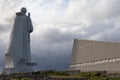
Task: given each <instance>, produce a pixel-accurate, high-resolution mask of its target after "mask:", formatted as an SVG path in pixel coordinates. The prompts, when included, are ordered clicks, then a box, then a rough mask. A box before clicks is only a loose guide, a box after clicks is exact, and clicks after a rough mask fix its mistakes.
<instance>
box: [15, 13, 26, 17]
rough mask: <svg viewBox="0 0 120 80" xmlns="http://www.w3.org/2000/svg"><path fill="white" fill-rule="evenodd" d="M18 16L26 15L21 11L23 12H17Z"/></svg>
mask: <svg viewBox="0 0 120 80" xmlns="http://www.w3.org/2000/svg"><path fill="white" fill-rule="evenodd" d="M16 15H17V16H25V14H23V13H21V12H17V13H16Z"/></svg>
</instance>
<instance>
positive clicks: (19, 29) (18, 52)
mask: <svg viewBox="0 0 120 80" xmlns="http://www.w3.org/2000/svg"><path fill="white" fill-rule="evenodd" d="M32 31H33V26H32V22H31V19H30V16H26V14H22V13H16V18H15V22H14V26H13V29H12V33H11V35H10V42H9V45H8V48H7V51H6V57H7V58H6V64H7V65H6V66H5V67H6V68H15V67H17V68H18V69H19V68H22V67H26V66H21V65H19V64H24V62H25V61H30V60H31V49H30V33H31V32H32Z"/></svg>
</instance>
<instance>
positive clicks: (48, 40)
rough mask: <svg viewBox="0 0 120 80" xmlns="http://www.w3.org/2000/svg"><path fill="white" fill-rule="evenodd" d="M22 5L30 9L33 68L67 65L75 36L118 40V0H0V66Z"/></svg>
mask: <svg viewBox="0 0 120 80" xmlns="http://www.w3.org/2000/svg"><path fill="white" fill-rule="evenodd" d="M21 7H26V8H27V9H28V12H30V13H31V19H32V22H33V26H34V32H33V33H32V34H31V48H32V58H33V60H36V61H37V62H38V65H37V66H36V67H35V69H36V70H45V69H58V70H66V69H68V68H69V64H70V56H71V52H72V46H73V40H74V39H75V38H76V39H91V40H102V41H115V42H120V36H119V34H120V0H0V70H2V68H3V67H4V62H5V56H4V53H5V49H6V47H7V43H8V40H9V36H10V32H11V30H12V27H13V23H14V18H15V13H16V12H19V11H20V8H21Z"/></svg>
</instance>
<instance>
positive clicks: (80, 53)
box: [70, 39, 120, 71]
mask: <svg viewBox="0 0 120 80" xmlns="http://www.w3.org/2000/svg"><path fill="white" fill-rule="evenodd" d="M119 67H120V43H114V42H104V41H92V40H77V39H75V40H74V45H73V52H72V57H71V65H70V70H83V71H104V70H107V71H118V70H119V71H120V68H119Z"/></svg>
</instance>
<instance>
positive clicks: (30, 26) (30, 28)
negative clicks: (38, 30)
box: [28, 14, 33, 33]
mask: <svg viewBox="0 0 120 80" xmlns="http://www.w3.org/2000/svg"><path fill="white" fill-rule="evenodd" d="M28 32H30V33H31V32H33V25H32V21H31V19H30V14H29V15H28Z"/></svg>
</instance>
